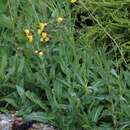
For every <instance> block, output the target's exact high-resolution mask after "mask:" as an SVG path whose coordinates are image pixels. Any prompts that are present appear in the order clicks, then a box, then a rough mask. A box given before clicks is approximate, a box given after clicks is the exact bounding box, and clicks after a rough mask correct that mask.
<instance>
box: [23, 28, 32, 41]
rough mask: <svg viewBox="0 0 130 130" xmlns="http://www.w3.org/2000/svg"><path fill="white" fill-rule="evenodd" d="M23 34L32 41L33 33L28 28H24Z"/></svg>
mask: <svg viewBox="0 0 130 130" xmlns="http://www.w3.org/2000/svg"><path fill="white" fill-rule="evenodd" d="M24 33H25V36H26V37H27V39H28V41H29V42H30V43H32V41H33V35H32V33H31V31H30V30H29V29H25V30H24Z"/></svg>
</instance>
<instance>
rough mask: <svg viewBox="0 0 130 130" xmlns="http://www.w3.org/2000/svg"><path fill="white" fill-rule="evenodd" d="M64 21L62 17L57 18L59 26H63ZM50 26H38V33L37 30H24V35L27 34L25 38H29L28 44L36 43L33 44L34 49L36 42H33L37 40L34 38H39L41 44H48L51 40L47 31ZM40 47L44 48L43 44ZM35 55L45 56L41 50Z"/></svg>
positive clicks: (41, 24) (40, 24) (46, 24)
mask: <svg viewBox="0 0 130 130" xmlns="http://www.w3.org/2000/svg"><path fill="white" fill-rule="evenodd" d="M63 20H64V18H63V17H61V16H59V17H57V18H56V22H57V23H58V24H61V23H62V22H63ZM48 26H49V25H48V23H46V22H40V23H39V24H38V27H37V29H36V32H37V33H35V30H30V29H27V28H26V29H24V34H25V37H26V38H27V40H28V42H29V43H34V44H32V45H33V46H32V47H33V48H35V42H33V41H34V39H35V38H34V37H38V38H39V42H41V43H46V42H48V41H49V40H50V34H49V33H48V31H47V27H48ZM38 46H42V44H39V45H38ZM36 48H37V47H36ZM38 48H39V47H38ZM34 53H35V54H36V55H38V56H43V54H44V53H43V52H42V51H41V50H39V49H38V50H36V51H35V52H34Z"/></svg>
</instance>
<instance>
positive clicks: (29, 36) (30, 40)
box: [27, 35, 33, 43]
mask: <svg viewBox="0 0 130 130" xmlns="http://www.w3.org/2000/svg"><path fill="white" fill-rule="evenodd" d="M27 38H28V41H29V42H30V43H32V41H33V36H32V35H28V36H27Z"/></svg>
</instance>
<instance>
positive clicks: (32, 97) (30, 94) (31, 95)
mask: <svg viewBox="0 0 130 130" xmlns="http://www.w3.org/2000/svg"><path fill="white" fill-rule="evenodd" d="M26 96H27V98H29V99H30V100H31V101H32V102H33V103H35V104H36V105H39V106H40V107H41V108H42V109H44V110H45V111H47V109H48V108H47V106H46V104H45V103H43V102H42V101H41V99H39V97H38V96H37V95H35V94H34V93H33V92H30V91H27V92H26Z"/></svg>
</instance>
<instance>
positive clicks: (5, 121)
mask: <svg viewBox="0 0 130 130" xmlns="http://www.w3.org/2000/svg"><path fill="white" fill-rule="evenodd" d="M13 122H14V115H11V114H0V130H12V126H13Z"/></svg>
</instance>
